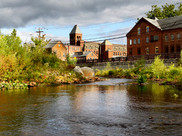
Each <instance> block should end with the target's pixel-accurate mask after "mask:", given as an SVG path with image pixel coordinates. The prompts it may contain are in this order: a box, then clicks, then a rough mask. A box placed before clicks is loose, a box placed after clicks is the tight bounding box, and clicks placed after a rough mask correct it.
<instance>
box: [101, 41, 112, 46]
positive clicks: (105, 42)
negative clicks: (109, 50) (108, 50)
mask: <svg viewBox="0 0 182 136" xmlns="http://www.w3.org/2000/svg"><path fill="white" fill-rule="evenodd" d="M102 45H112V43H110V42H109V41H108V40H104V42H103V43H102Z"/></svg>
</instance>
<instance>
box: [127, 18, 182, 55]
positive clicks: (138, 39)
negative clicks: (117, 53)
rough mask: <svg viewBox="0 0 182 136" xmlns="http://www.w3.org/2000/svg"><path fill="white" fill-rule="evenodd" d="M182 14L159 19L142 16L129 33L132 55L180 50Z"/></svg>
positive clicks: (129, 53)
mask: <svg viewBox="0 0 182 136" xmlns="http://www.w3.org/2000/svg"><path fill="white" fill-rule="evenodd" d="M181 35H182V16H176V17H172V18H167V19H162V20H158V19H157V18H155V19H149V18H141V19H140V20H139V21H138V22H137V23H136V25H135V26H134V27H133V28H132V29H131V30H130V31H129V33H128V34H127V52H128V53H127V54H128V58H129V57H130V56H138V55H152V54H162V53H174V52H180V51H181V48H182V40H181Z"/></svg>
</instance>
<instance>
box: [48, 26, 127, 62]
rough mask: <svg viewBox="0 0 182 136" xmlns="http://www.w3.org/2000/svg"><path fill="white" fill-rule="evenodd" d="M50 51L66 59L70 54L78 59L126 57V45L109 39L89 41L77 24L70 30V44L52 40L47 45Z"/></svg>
mask: <svg viewBox="0 0 182 136" xmlns="http://www.w3.org/2000/svg"><path fill="white" fill-rule="evenodd" d="M45 48H46V49H47V50H48V51H49V52H52V53H55V54H56V55H57V57H58V58H60V59H61V60H65V59H66V56H67V55H68V54H69V55H70V56H71V57H76V58H77V60H97V59H108V58H116V57H126V56H127V48H126V46H125V45H120V44H111V43H110V42H109V41H108V40H105V41H104V42H103V43H99V42H87V41H83V40H82V33H81V31H80V29H79V27H78V26H77V25H75V26H74V27H73V29H72V30H71V32H70V44H65V45H64V44H63V43H62V42H60V41H52V42H50V43H49V44H48V45H47V46H46V47H45Z"/></svg>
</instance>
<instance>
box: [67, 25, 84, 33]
mask: <svg viewBox="0 0 182 136" xmlns="http://www.w3.org/2000/svg"><path fill="white" fill-rule="evenodd" d="M81 33H82V32H81V31H80V28H79V27H78V25H75V26H74V27H73V29H72V30H71V32H70V34H81Z"/></svg>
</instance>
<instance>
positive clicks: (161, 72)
mask: <svg viewBox="0 0 182 136" xmlns="http://www.w3.org/2000/svg"><path fill="white" fill-rule="evenodd" d="M151 72H152V73H153V76H154V77H155V78H164V77H165V73H166V66H165V64H164V62H163V60H160V58H159V56H157V57H155V60H154V62H153V63H152V65H151Z"/></svg>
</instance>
